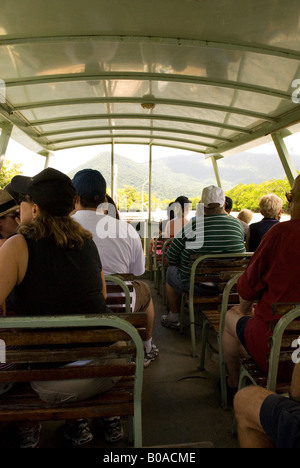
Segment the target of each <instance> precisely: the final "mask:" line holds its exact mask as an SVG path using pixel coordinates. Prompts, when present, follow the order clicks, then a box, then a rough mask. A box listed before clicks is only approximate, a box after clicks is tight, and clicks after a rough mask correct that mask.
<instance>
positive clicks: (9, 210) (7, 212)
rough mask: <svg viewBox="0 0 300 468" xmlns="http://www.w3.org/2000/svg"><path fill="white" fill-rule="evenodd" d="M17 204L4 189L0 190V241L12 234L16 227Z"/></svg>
mask: <svg viewBox="0 0 300 468" xmlns="http://www.w3.org/2000/svg"><path fill="white" fill-rule="evenodd" d="M19 215H20V214H19V205H18V204H17V202H16V201H15V200H14V199H13V197H12V196H11V195H10V194H9V193H8V192H7V191H6V190H0V238H1V243H2V244H3V242H4V241H5V240H6V239H7V238H8V237H10V236H12V235H14V234H15V233H16V231H17V228H18V222H17V219H18V217H19Z"/></svg>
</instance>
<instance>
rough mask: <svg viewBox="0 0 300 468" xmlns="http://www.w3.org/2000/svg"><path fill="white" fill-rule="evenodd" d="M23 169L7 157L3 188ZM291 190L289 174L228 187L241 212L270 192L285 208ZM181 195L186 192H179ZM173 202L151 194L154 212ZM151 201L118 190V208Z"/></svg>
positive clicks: (138, 193) (1, 178)
mask: <svg viewBox="0 0 300 468" xmlns="http://www.w3.org/2000/svg"><path fill="white" fill-rule="evenodd" d="M21 169H22V166H21V164H14V163H11V162H10V161H7V160H5V161H4V163H3V165H2V168H1V171H0V188H2V189H3V188H4V187H5V186H6V185H7V184H8V183H9V182H10V181H11V179H12V178H13V177H14V176H15V175H17V174H21V173H22V170H21ZM290 190H291V186H290V183H289V181H288V179H287V177H286V178H285V179H271V180H268V181H266V182H263V183H261V184H254V183H252V184H237V185H236V186H235V187H233V188H232V189H230V190H227V191H226V195H227V196H228V197H230V198H231V199H232V201H233V211H241V210H243V209H245V208H248V209H249V210H251V211H253V212H259V207H258V206H259V200H260V198H261V197H262V196H263V195H267V194H268V193H274V194H275V195H278V197H280V198H281V199H282V201H283V209H284V211H285V210H286V208H287V200H286V198H285V193H286V192H289V191H290ZM108 193H110V189H108ZM178 195H185V194H184V193H179V194H178ZM200 198H201V194H200V195H199V196H196V197H193V198H191V197H190V200H191V202H192V210H195V209H196V205H197V203H199V201H200ZM172 201H174V200H172V199H168V198H166V199H163V200H161V199H160V198H158V197H157V196H156V194H155V193H153V194H152V195H151V206H152V211H155V210H156V208H160V209H161V210H166V209H167V206H168V205H169V203H171V202H172ZM148 204H149V196H148V193H147V192H146V191H145V192H141V191H138V190H136V189H135V187H133V186H131V185H125V186H124V187H123V188H120V189H118V208H119V210H120V211H137V210H140V211H147V209H148Z"/></svg>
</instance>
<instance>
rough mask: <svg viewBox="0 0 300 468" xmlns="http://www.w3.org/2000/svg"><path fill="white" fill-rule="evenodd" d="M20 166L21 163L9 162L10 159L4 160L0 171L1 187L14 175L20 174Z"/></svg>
mask: <svg viewBox="0 0 300 468" xmlns="http://www.w3.org/2000/svg"><path fill="white" fill-rule="evenodd" d="M21 168H22V165H21V164H15V163H11V162H10V161H8V160H5V161H4V162H3V165H2V168H1V171H0V188H1V189H3V188H4V187H6V185H7V184H9V183H10V181H11V179H12V178H13V177H14V176H15V175H18V174H21V173H22V170H21Z"/></svg>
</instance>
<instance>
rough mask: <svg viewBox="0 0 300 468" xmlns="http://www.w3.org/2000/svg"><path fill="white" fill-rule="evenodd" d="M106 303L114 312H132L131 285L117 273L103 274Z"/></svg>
mask: <svg viewBox="0 0 300 468" xmlns="http://www.w3.org/2000/svg"><path fill="white" fill-rule="evenodd" d="M105 282H106V293H107V298H106V305H107V307H109V309H110V310H111V312H113V313H116V314H122V313H125V312H126V313H127V314H129V313H130V312H132V297H133V286H132V283H131V281H125V280H124V279H123V278H122V277H120V276H118V275H105Z"/></svg>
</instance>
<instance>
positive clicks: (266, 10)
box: [0, 0, 300, 156]
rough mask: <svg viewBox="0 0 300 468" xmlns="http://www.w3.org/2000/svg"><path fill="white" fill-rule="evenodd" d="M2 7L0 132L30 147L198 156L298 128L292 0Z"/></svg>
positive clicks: (126, 0)
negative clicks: (141, 147)
mask: <svg viewBox="0 0 300 468" xmlns="http://www.w3.org/2000/svg"><path fill="white" fill-rule="evenodd" d="M41 6H42V8H41ZM1 8H2V12H1V17H0V126H3V125H4V124H5V123H7V122H10V123H12V124H13V125H14V126H15V127H16V129H15V130H14V137H15V139H16V140H18V141H19V142H21V143H24V138H23V134H26V135H27V136H29V137H30V138H31V139H32V140H33V142H34V144H33V148H36V147H37V146H38V147H39V148H40V149H41V150H42V149H44V150H46V151H57V150H61V149H65V148H71V147H76V146H87V145H97V144H107V143H111V144H115V143H128V144H133V143H139V144H147V145H152V146H154V145H158V146H169V147H176V148H180V149H185V150H190V151H196V152H199V153H202V154H204V155H207V156H209V155H215V154H220V153H222V154H224V153H225V152H228V151H230V150H236V149H237V148H239V147H241V145H244V144H247V143H252V142H254V141H256V140H257V139H258V138H261V137H265V136H266V135H272V134H273V133H275V132H278V131H280V130H282V129H284V128H286V127H289V126H291V125H293V124H295V123H297V122H299V121H300V106H299V105H298V103H297V102H295V100H294V101H293V99H292V96H293V93H294V95H295V93H296V95H297V92H298V89H297V86H298V88H299V83H298V82H297V80H298V79H299V78H300V66H299V65H300V41H299V39H300V32H299V13H298V3H297V2H296V1H295V0H286V1H285V2H280V1H279V0H244V1H243V2H240V1H238V0H210V1H209V2H207V1H206V0H160V1H158V0H122V2H120V1H117V0H86V2H84V3H83V2H80V1H79V0H63V1H62V0H52V1H51V2H44V1H41V0H14V2H9V1H5V0H4V1H3V7H1ZM108 32H109V33H111V34H108ZM1 84H2V87H1ZM1 89H2V98H1ZM26 146H28V144H26Z"/></svg>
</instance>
